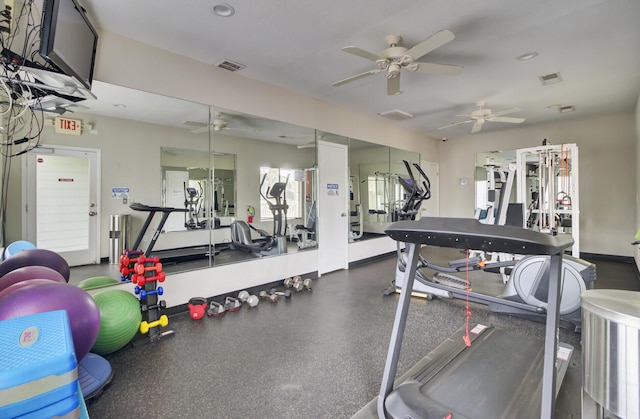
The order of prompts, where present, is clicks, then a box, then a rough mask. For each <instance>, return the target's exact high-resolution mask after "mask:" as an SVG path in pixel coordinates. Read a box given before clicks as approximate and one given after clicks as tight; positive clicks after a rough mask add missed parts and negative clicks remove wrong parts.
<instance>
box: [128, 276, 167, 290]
mask: <svg viewBox="0 0 640 419" xmlns="http://www.w3.org/2000/svg"><path fill="white" fill-rule="evenodd" d="M166 278H167V275H166V274H165V273H164V272H158V274H157V275H154V276H144V275H139V274H134V275H133V276H132V277H131V281H132V282H133V283H135V284H138V286H139V287H144V284H146V283H147V282H153V281H158V282H164V280H165V279H166Z"/></svg>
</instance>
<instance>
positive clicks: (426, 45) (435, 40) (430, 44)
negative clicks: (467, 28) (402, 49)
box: [406, 29, 456, 60]
mask: <svg viewBox="0 0 640 419" xmlns="http://www.w3.org/2000/svg"><path fill="white" fill-rule="evenodd" d="M455 37H456V36H455V35H454V34H453V32H451V31H448V30H446V29H445V30H442V31H440V32H436V33H435V34H433V35H431V36H430V37H429V38H427V39H425V40H424V41H422V42H420V43H419V44H418V45H416V46H414V47H413V48H410V49H409V50H408V51H407V52H406V55H408V56H410V57H411V58H413V59H414V60H417V59H418V58H420V57H422V56H423V55H426V54H428V53H430V52H431V51H433V50H434V49H436V48H440V47H441V46H443V45H444V44H446V43H447V42H451V41H453V40H454V38H455Z"/></svg>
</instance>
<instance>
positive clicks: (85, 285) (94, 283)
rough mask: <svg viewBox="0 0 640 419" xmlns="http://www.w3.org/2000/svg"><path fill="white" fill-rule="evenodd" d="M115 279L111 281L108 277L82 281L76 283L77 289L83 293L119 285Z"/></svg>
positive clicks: (95, 277) (96, 277)
mask: <svg viewBox="0 0 640 419" xmlns="http://www.w3.org/2000/svg"><path fill="white" fill-rule="evenodd" d="M119 283H120V282H119V281H118V280H117V279H113V278H111V277H109V276H94V277H93V278H87V279H83V280H82V281H80V282H79V283H78V288H80V289H83V290H85V291H89V290H93V289H96V288H102V287H107V286H109V285H115V284H119Z"/></svg>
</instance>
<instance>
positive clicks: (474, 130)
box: [471, 119, 484, 134]
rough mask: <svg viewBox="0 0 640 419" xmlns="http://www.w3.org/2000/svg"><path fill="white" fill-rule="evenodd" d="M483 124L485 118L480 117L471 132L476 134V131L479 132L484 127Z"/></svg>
mask: <svg viewBox="0 0 640 419" xmlns="http://www.w3.org/2000/svg"><path fill="white" fill-rule="evenodd" d="M482 124H484V120H483V119H478V120H477V121H476V123H475V124H473V127H472V128H471V133H472V134H475V133H476V132H479V131H480V130H481V129H482Z"/></svg>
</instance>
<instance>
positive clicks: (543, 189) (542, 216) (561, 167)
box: [516, 144, 580, 257]
mask: <svg viewBox="0 0 640 419" xmlns="http://www.w3.org/2000/svg"><path fill="white" fill-rule="evenodd" d="M516 165H517V172H516V174H517V179H518V188H517V192H518V194H517V201H518V202H528V203H529V204H528V207H527V209H526V217H525V218H526V220H527V227H528V228H530V229H533V230H536V231H540V232H543V233H557V234H571V235H572V236H573V238H574V239H575V243H574V244H573V247H572V248H571V254H572V256H574V257H580V218H579V217H580V207H579V202H580V199H579V187H578V186H579V185H578V146H577V145H576V144H561V145H543V146H540V147H532V148H521V149H518V150H516Z"/></svg>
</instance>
